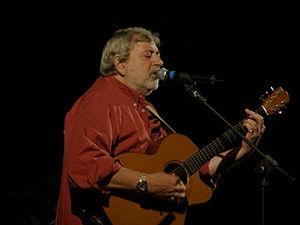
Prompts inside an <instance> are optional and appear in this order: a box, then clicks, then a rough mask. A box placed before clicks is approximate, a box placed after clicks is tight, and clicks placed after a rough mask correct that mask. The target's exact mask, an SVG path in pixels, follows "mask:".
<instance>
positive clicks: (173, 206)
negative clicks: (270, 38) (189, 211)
mask: <svg viewBox="0 0 300 225" xmlns="http://www.w3.org/2000/svg"><path fill="white" fill-rule="evenodd" d="M288 102H289V95H288V93H287V92H286V91H285V90H283V89H282V88H281V87H279V88H277V89H275V90H274V91H273V92H272V93H270V94H269V95H268V96H267V97H266V98H265V99H263V100H262V103H261V106H260V108H259V109H258V110H256V112H257V113H259V114H260V115H262V116H268V115H272V114H274V113H276V112H278V111H280V110H281V109H282V107H284V106H285V105H286V104H287V103H288ZM234 127H235V128H236V129H237V130H238V131H239V132H241V133H243V134H246V130H245V129H244V127H243V126H242V121H241V122H239V123H238V124H236V125H235V126H234ZM239 140H240V137H238V135H236V133H235V132H233V131H232V130H231V129H229V130H228V131H226V132H225V133H223V134H222V135H221V136H220V137H218V138H216V139H215V140H213V141H212V142H211V143H209V144H208V145H207V146H206V147H204V148H203V149H201V150H199V148H198V147H197V146H196V145H195V144H194V143H193V142H192V141H191V140H190V139H189V138H188V137H186V136H184V135H182V134H176V133H175V134H172V135H169V136H167V137H166V138H164V139H163V141H162V142H161V143H160V146H159V148H158V149H157V151H156V152H154V153H152V154H150V155H149V154H139V153H124V154H121V155H119V156H118V158H119V159H120V160H121V161H122V163H123V164H124V165H125V166H126V167H127V168H131V169H134V170H137V171H141V172H144V173H155V172H159V171H165V172H167V173H174V174H175V175H177V176H178V177H180V178H181V180H182V181H183V183H184V184H185V185H186V186H187V191H186V197H185V198H184V199H183V198H180V199H176V200H175V201H174V200H173V201H170V200H162V199H154V198H153V197H151V196H147V195H145V194H138V193H134V194H132V193H128V192H127V193H126V192H124V193H122V192H113V193H112V196H111V198H110V200H109V203H108V205H106V206H103V207H102V209H101V211H102V212H105V214H106V216H107V218H109V220H110V221H111V223H112V224H113V225H141V224H143V225H167V224H168V225H183V223H184V220H185V212H186V208H187V207H188V206H190V205H193V204H199V203H204V202H207V201H208V200H209V199H210V198H211V196H212V189H211V188H210V187H208V186H207V185H206V184H205V183H204V182H202V180H201V179H200V178H199V176H198V173H197V172H198V171H199V168H200V167H201V166H202V165H203V164H205V163H206V162H208V161H209V160H210V159H211V158H213V157H214V156H216V155H218V154H219V153H221V152H222V151H225V150H226V149H228V148H230V147H233V146H234V145H235V144H236V143H237V142H238V141H239Z"/></svg>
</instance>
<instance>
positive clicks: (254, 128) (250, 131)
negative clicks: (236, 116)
mask: <svg viewBox="0 0 300 225" xmlns="http://www.w3.org/2000/svg"><path fill="white" fill-rule="evenodd" d="M245 111H246V113H247V114H248V117H247V119H245V120H244V122H243V126H244V127H245V128H246V129H247V134H246V138H247V139H248V140H250V141H252V142H255V141H258V140H259V139H260V137H261V136H262V134H263V133H264V131H265V125H264V118H263V117H262V116H261V115H259V114H258V113H255V112H253V111H251V110H249V109H246V110H245ZM245 144H246V143H244V142H243V145H245Z"/></svg>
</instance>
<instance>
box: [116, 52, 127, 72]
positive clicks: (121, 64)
mask: <svg viewBox="0 0 300 225" xmlns="http://www.w3.org/2000/svg"><path fill="white" fill-rule="evenodd" d="M114 64H115V68H116V70H117V72H118V74H120V75H121V76H125V68H126V63H125V62H122V61H121V60H120V55H118V54H117V55H115V56H114Z"/></svg>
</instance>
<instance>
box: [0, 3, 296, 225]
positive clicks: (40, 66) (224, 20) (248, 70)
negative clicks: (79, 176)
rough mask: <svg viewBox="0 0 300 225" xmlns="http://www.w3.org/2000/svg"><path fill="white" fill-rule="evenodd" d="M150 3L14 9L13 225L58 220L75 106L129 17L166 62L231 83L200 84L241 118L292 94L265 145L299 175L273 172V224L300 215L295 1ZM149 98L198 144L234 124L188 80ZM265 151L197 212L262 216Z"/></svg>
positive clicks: (227, 177)
mask: <svg viewBox="0 0 300 225" xmlns="http://www.w3.org/2000/svg"><path fill="white" fill-rule="evenodd" d="M147 4H148V3H146V2H143V3H142V2H141V3H140V4H138V5H136V7H138V8H139V7H140V9H139V10H130V11H128V10H127V9H126V10H125V8H123V7H122V6H120V5H118V7H117V6H115V7H117V8H118V10H116V9H115V8H113V7H112V8H107V7H100V8H99V11H97V10H96V11H92V13H91V10H90V11H88V10H87V11H86V10H85V8H81V6H73V5H69V6H67V7H61V6H59V5H55V6H54V5H49V6H43V7H38V9H36V10H30V11H25V10H22V7H21V8H20V9H18V10H13V12H12V14H11V15H10V16H7V17H6V18H5V21H6V22H7V24H6V25H5V27H4V28H5V31H6V30H7V31H6V32H4V33H5V34H4V35H3V36H4V38H5V42H3V44H4V46H3V47H4V49H5V51H3V52H4V54H5V57H2V58H3V62H4V63H3V64H4V66H5V67H7V69H3V71H2V73H3V77H4V78H5V79H4V82H3V83H2V85H3V88H2V97H3V99H2V102H3V105H4V106H5V107H3V109H2V112H3V113H4V116H3V121H2V124H3V128H4V129H3V133H5V135H4V136H3V146H5V147H3V149H2V165H1V171H2V175H1V177H2V185H1V186H2V191H1V196H2V197H3V201H2V207H3V208H4V210H3V211H2V214H3V216H4V218H5V219H8V220H9V223H7V224H13V223H16V224H30V222H29V221H30V220H31V221H32V220H35V221H36V222H37V223H40V224H43V225H44V224H50V222H51V221H53V219H54V215H55V205H56V201H57V196H58V189H59V180H60V169H61V163H62V155H63V121H64V116H65V113H66V112H67V111H68V110H69V109H70V107H71V106H72V104H73V103H74V102H75V100H76V99H77V98H78V97H79V96H80V95H81V94H83V93H84V92H85V91H86V90H87V88H88V87H89V86H90V85H91V84H92V83H93V82H94V80H95V79H96V78H97V77H98V75H99V72H98V67H99V60H100V57H101V51H102V48H103V46H104V44H105V42H106V40H107V39H108V38H109V37H110V36H111V34H112V32H114V31H115V30H116V29H118V28H122V27H128V26H144V27H146V28H149V29H151V30H153V31H156V32H158V33H160V37H161V41H162V46H161V48H160V50H161V55H162V58H163V60H164V63H165V67H166V68H168V69H170V70H176V71H185V72H189V73H198V74H213V75H215V76H216V77H217V78H218V79H222V80H223V82H222V83H215V84H214V85H199V86H198V88H199V92H200V93H201V94H202V95H203V96H205V97H206V98H207V102H208V103H209V104H210V105H211V106H212V107H214V108H215V109H216V110H217V111H218V112H219V113H220V114H221V115H223V116H224V117H225V118H226V119H227V120H228V121H229V122H231V123H232V124H236V123H237V122H239V121H240V120H241V119H242V118H243V117H244V116H245V113H244V108H246V107H247V108H250V109H257V108H258V107H259V106H260V100H259V99H260V96H261V95H262V94H264V93H265V91H266V90H268V88H269V87H270V86H273V87H274V88H276V87H278V86H281V87H282V88H284V89H285V90H286V91H288V93H289V95H290V103H289V104H288V105H287V108H286V109H284V110H283V112H282V114H281V115H271V116H269V117H266V118H265V124H266V127H267V129H266V132H265V135H264V137H263V139H262V140H261V142H260V144H259V146H258V147H259V149H260V150H261V151H262V152H264V153H265V154H269V155H271V156H272V158H273V159H275V160H276V161H277V162H278V163H279V165H280V166H281V167H282V168H283V169H284V170H286V171H287V172H288V173H289V174H290V175H291V176H293V177H294V178H296V182H289V181H288V179H287V178H286V177H284V176H283V175H281V174H280V173H279V172H278V171H273V172H272V173H271V175H270V176H269V177H268V178H269V179H268V181H269V185H268V186H267V187H266V190H265V210H266V211H265V224H273V223H275V222H277V223H281V224H289V223H292V221H298V220H299V219H298V217H297V216H296V209H295V208H297V206H296V204H297V203H298V202H297V201H296V199H298V197H299V195H298V193H297V192H296V190H297V188H296V187H297V185H296V184H297V180H298V179H297V177H298V173H297V172H296V170H297V169H296V165H297V162H298V159H297V157H296V155H298V149H299V147H298V145H297V139H296V138H298V133H299V132H297V128H298V126H299V125H298V117H296V116H297V115H298V113H299V111H298V107H297V105H299V100H298V96H299V89H298V82H297V81H296V80H297V75H298V74H299V34H298V33H299V32H298V27H299V23H298V21H299V18H298V17H299V15H298V14H297V13H296V7H295V6H293V5H288V4H285V5H274V4H273V5H265V6H262V5H256V6H254V5H252V6H250V5H249V6H237V5H235V6H234V7H237V8H236V10H233V8H231V9H229V10H227V9H226V10H225V8H223V6H219V7H218V8H216V7H210V8H206V7H201V6H195V7H194V6H191V5H188V6H187V4H186V5H185V6H180V7H178V10H176V11H175V10H171V9H169V8H166V9H162V8H158V7H157V6H155V5H154V6H151V7H150V6H149V7H148V6H147ZM145 8H147V11H146V10H145ZM229 8H230V6H229ZM14 9H15V8H14ZM12 17H14V22H13V23H12V22H11V21H10V19H11V18H12ZM9 21H10V23H8V22H9ZM94 60H95V62H94ZM5 67H4V68H5ZM150 100H151V101H152V102H153V103H154V104H155V105H156V106H157V109H158V111H159V112H160V114H161V115H162V117H163V118H165V120H166V121H168V122H169V123H170V125H171V126H173V128H174V129H175V130H176V131H177V132H179V133H183V134H185V135H187V136H188V137H190V138H191V139H192V140H193V141H194V142H195V143H196V144H198V145H199V147H204V146H206V144H208V143H210V141H212V140H213V139H214V138H216V137H218V136H219V135H221V134H222V133H223V132H224V131H226V130H227V129H228V127H226V125H225V124H224V123H223V122H221V121H220V120H219V119H218V118H217V117H216V116H215V115H214V114H213V113H212V112H210V111H209V110H208V109H207V108H206V107H205V106H204V105H203V104H202V105H201V104H198V103H196V102H194V101H193V100H192V99H191V98H190V97H189V95H188V94H187V93H186V91H185V89H184V87H183V86H182V84H180V83H177V82H162V83H161V86H160V88H159V90H157V91H156V92H155V93H153V95H152V96H151V97H150ZM260 160H261V157H260V156H259V155H258V154H256V153H254V154H253V155H252V156H251V157H250V158H247V159H246V160H244V161H243V162H241V163H240V164H238V165H237V166H236V167H234V168H232V169H231V170H230V171H228V172H227V173H226V174H224V175H223V176H222V178H221V180H220V183H219V186H218V189H217V190H216V191H215V194H214V196H213V198H212V200H211V201H210V202H209V203H207V204H206V205H205V206H196V207H193V209H192V210H191V215H192V218H193V219H192V220H193V221H194V222H195V223H196V221H198V223H200V222H202V223H205V222H207V221H208V220H209V221H211V222H220V221H223V222H224V224H261V223H260V216H261V215H260V214H261V187H260V179H259V178H258V177H257V175H256V173H255V171H254V168H255V167H256V165H257V164H258V163H259V162H260ZM2 218H3V217H2ZM293 223H295V222H293Z"/></svg>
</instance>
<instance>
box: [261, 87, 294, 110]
mask: <svg viewBox="0 0 300 225" xmlns="http://www.w3.org/2000/svg"><path fill="white" fill-rule="evenodd" d="M289 101H290V98H289V94H288V92H287V91H285V90H283V89H282V88H281V87H278V88H276V89H275V90H274V91H273V92H271V93H270V94H268V95H267V97H266V98H264V99H263V100H262V103H261V105H262V107H263V108H264V109H265V112H266V114H267V115H272V114H274V113H276V112H279V111H280V110H281V109H282V108H283V107H285V105H286V104H287V103H288V102H289Z"/></svg>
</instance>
